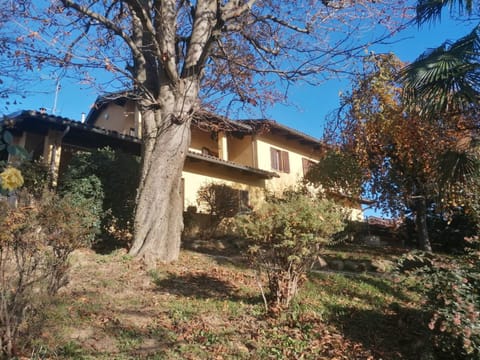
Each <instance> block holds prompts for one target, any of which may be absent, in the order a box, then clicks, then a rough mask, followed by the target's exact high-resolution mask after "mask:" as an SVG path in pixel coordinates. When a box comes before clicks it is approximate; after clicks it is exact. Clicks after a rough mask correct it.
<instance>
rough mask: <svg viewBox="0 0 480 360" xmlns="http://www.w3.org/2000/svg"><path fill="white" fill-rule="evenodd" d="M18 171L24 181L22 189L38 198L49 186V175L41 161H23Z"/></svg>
mask: <svg viewBox="0 0 480 360" xmlns="http://www.w3.org/2000/svg"><path fill="white" fill-rule="evenodd" d="M19 170H20V171H21V172H22V176H23V179H24V183H23V188H24V189H25V190H27V191H28V192H29V193H30V194H32V195H33V196H35V197H37V198H39V197H40V196H41V195H42V194H43V192H44V191H45V190H47V189H48V188H49V187H50V185H51V180H52V179H51V174H50V171H49V169H48V166H47V165H46V164H45V163H44V162H43V161H24V162H23V163H22V164H21V165H20V167H19Z"/></svg>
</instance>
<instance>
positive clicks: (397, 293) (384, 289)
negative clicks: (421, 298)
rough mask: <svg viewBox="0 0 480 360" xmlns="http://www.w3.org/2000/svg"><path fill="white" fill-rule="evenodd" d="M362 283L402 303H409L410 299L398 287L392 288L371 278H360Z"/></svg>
mask: <svg viewBox="0 0 480 360" xmlns="http://www.w3.org/2000/svg"><path fill="white" fill-rule="evenodd" d="M361 279H362V281H363V282H364V283H366V284H368V285H371V286H373V287H376V288H377V289H378V290H379V291H380V292H381V293H383V294H387V295H391V296H393V297H395V298H397V299H400V300H402V301H410V300H411V299H410V297H409V296H408V295H407V294H405V292H404V291H403V290H402V288H400V286H392V285H390V283H389V282H386V281H383V280H382V279H381V278H376V277H373V276H362V277H361Z"/></svg>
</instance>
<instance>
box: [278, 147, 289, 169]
mask: <svg viewBox="0 0 480 360" xmlns="http://www.w3.org/2000/svg"><path fill="white" fill-rule="evenodd" d="M281 156H282V168H281V169H280V170H281V171H283V172H286V173H290V161H289V159H288V151H282V152H281Z"/></svg>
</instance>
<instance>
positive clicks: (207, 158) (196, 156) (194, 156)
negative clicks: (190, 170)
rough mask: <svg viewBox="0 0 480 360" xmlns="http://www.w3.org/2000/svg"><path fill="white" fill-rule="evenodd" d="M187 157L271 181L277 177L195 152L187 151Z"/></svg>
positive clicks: (276, 175) (267, 172)
mask: <svg viewBox="0 0 480 360" xmlns="http://www.w3.org/2000/svg"><path fill="white" fill-rule="evenodd" d="M187 157H189V158H191V159H197V160H204V161H207V162H210V163H213V164H218V165H222V166H226V167H230V168H234V169H237V170H241V171H246V172H249V173H253V174H257V175H260V176H261V177H264V178H265V179H271V178H273V177H279V176H278V174H277V173H275V172H271V171H266V170H262V169H258V168H254V167H251V166H246V165H242V164H238V163H235V162H233V161H228V160H222V159H220V158H217V157H215V156H212V155H205V154H200V153H197V152H193V151H189V152H188V154H187Z"/></svg>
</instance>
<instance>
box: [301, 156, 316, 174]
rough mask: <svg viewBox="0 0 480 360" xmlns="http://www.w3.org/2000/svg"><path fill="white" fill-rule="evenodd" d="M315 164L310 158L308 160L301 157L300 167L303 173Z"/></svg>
mask: <svg viewBox="0 0 480 360" xmlns="http://www.w3.org/2000/svg"><path fill="white" fill-rule="evenodd" d="M313 165H315V162H313V161H312V160H308V159H305V158H302V167H303V175H304V176H305V175H307V173H308V171H309V170H310V168H311V167H312V166H313Z"/></svg>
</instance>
